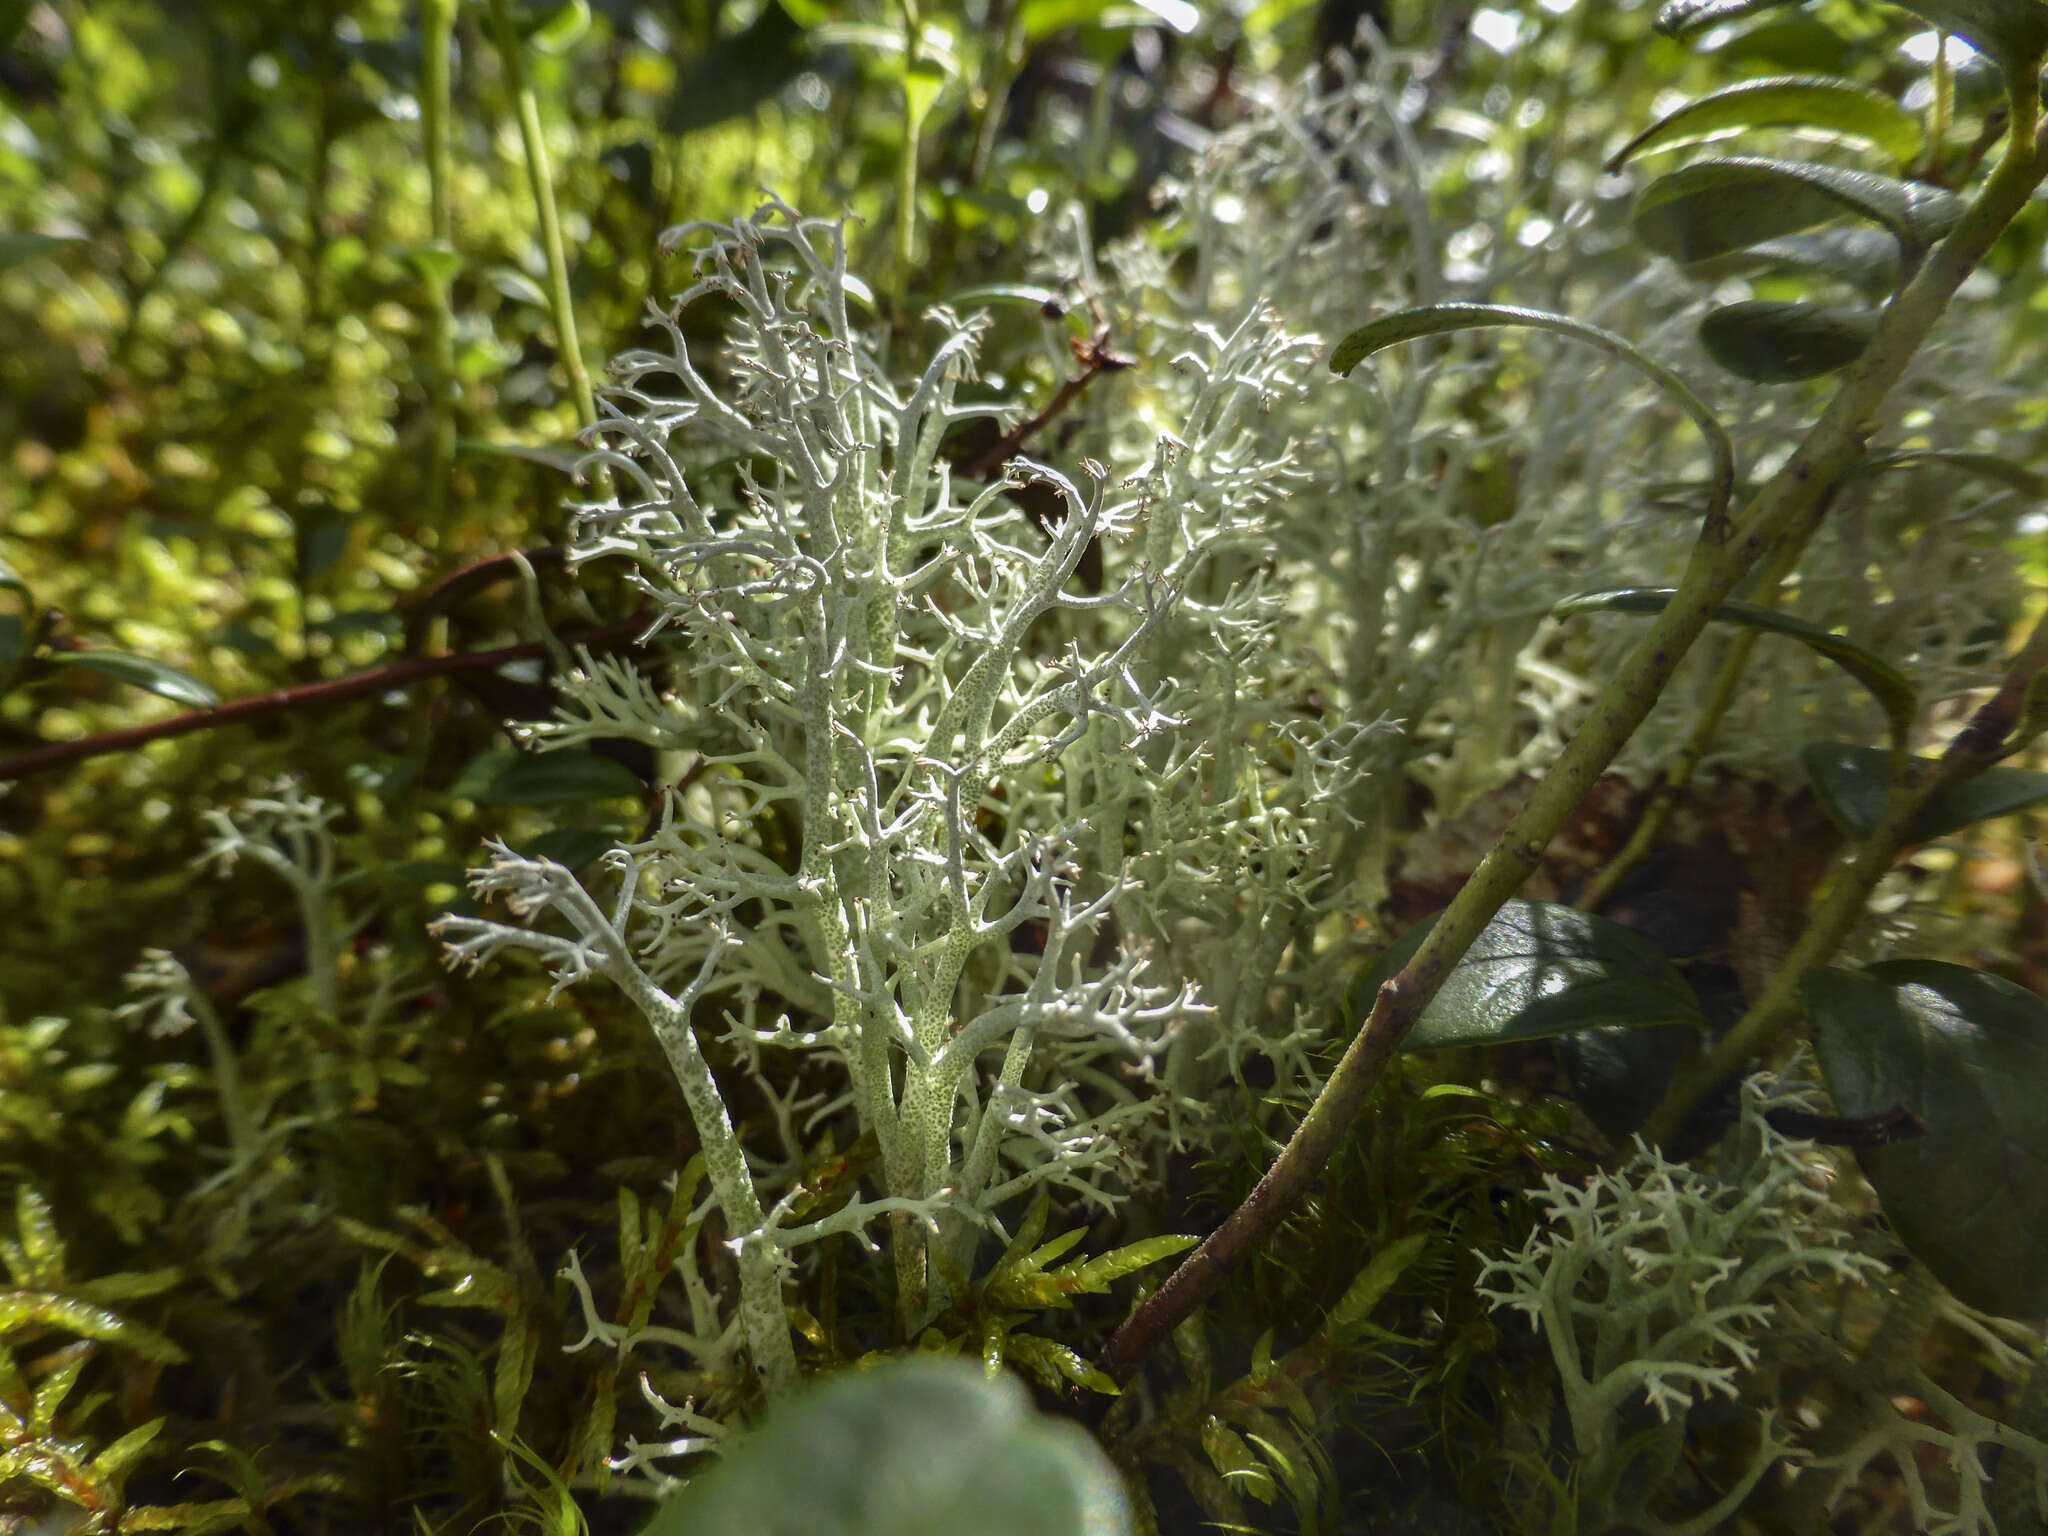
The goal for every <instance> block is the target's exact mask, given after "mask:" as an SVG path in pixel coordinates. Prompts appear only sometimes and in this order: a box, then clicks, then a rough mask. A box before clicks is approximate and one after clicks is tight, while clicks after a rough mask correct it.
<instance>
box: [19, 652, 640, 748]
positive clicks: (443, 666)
mask: <svg viewBox="0 0 2048 1536" xmlns="http://www.w3.org/2000/svg"><path fill="white" fill-rule="evenodd" d="M646 627H647V615H646V614H645V613H638V614H635V615H634V616H633V617H632V618H630V619H621V620H620V621H619V622H618V623H616V624H607V625H605V626H604V627H602V628H601V629H593V630H588V631H586V632H585V633H583V634H580V635H565V636H563V637H562V638H563V641H564V643H566V644H568V645H572V646H584V647H587V648H589V649H593V650H602V649H609V648H611V647H614V646H618V645H622V644H628V643H630V642H631V641H632V639H633V637H634V636H635V635H637V634H638V633H639V632H640V631H641V630H643V629H645V628H646ZM547 653H548V647H547V646H546V645H545V644H543V643H542V642H540V641H538V640H530V641H527V642H526V643H524V644H521V645H507V646H502V647H500V648H499V649H497V650H495V651H463V652H460V653H458V654H456V655H453V656H409V657H407V658H406V659H405V660H404V661H396V662H393V663H392V664H391V665H390V666H388V667H373V668H371V669H370V670H369V671H367V672H354V673H351V674H350V675H349V676H347V677H337V678H332V679H330V680H328V681H326V682H319V683H302V684H300V685H299V686H298V687H296V688H278V689H274V690H273V691H271V692H269V693H258V694H251V695H250V696H249V697H248V698H245V699H232V700H230V701H229V702H228V703H226V704H222V705H218V706H217V707H215V708H213V709H195V710H192V711H191V712H189V713H187V714H182V715H173V716H171V718H170V719H168V720H158V721H156V722H155V723H153V724H150V725H136V726H130V727H129V728H128V729H127V730H124V731H103V732H101V733H100V734H99V735H97V736H82V737H80V738H79V739H78V740H77V741H53V742H51V743H49V744H48V745H47V746H41V747H31V748H30V749H29V750H28V751H26V752H17V753H15V754H14V756H12V757H6V758H0V780H5V779H20V778H25V777H27V776H28V775H29V774H32V773H42V772H45V771H47V770H48V769H51V768H61V767H63V766H64V765H65V764H66V763H79V762H84V761H85V760H86V759H87V758H92V757H104V756H105V755H106V754H107V753H109V752H129V751H133V750H134V749H135V748H136V747H140V746H146V745H147V744H148V743H150V742H152V741H166V740H168V739H169V738H171V737H173V736H188V735H190V734H191V733H192V732H194V731H210V730H214V729H216V728H218V727H220V726H223V725H239V724H241V723H243V722H245V721H249V720H257V719H261V718H262V717H263V716H265V715H276V714H283V713H285V712H286V711H288V710H295V709H322V708H325V707H326V706H328V705H330V704H341V703H345V702H347V701H348V700H350V699H360V698H363V697H365V696H367V695H371V694H377V693H384V692H387V691H389V690H390V689H393V688H399V687H403V686H405V685H406V684H408V683H413V682H417V681H418V680H419V679H421V678H424V677H447V676H451V675H453V674H456V673H460V672H491V671H495V670H496V669H497V668H499V667H502V666H504V665H505V663H507V662H508V661H523V660H525V659H526V658H528V657H531V656H544V655H546V654H547Z"/></svg>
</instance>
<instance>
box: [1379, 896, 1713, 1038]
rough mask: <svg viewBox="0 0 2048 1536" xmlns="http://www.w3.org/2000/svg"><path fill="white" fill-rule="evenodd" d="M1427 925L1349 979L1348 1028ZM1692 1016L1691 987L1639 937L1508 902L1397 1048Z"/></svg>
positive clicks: (1566, 913)
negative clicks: (1353, 980)
mask: <svg viewBox="0 0 2048 1536" xmlns="http://www.w3.org/2000/svg"><path fill="white" fill-rule="evenodd" d="M1438 915H1439V916H1440V915H1441V914H1438ZM1435 926H1436V917H1434V916H1433V917H1428V918H1425V919H1424V920H1423V921H1422V922H1420V923H1418V924H1417V925H1416V926H1415V927H1413V928H1411V929H1409V930H1408V932H1406V933H1405V934H1403V935H1402V936H1401V937H1400V938H1399V939H1397V940H1395V941H1394V943H1393V944H1392V945H1391V946H1390V947H1389V948H1388V950H1387V952H1386V953H1385V954H1383V955H1381V956H1380V957H1379V959H1378V960H1377V961H1375V962H1374V963H1373V965H1372V968H1371V969H1370V970H1368V971H1367V972H1366V973H1365V975H1364V976H1363V977H1361V978H1360V979H1359V980H1358V982H1357V983H1356V984H1355V985H1354V986H1353V988H1352V993H1351V1008H1352V1018H1353V1020H1354V1022H1356V1021H1358V1020H1362V1019H1364V1018H1365V1016H1366V1015H1367V1014H1368V1013H1370V1012H1371V1011H1372V1005H1373V1000H1374V998H1375V997H1376V996H1377V995H1378V993H1379V989H1380V987H1381V986H1382V985H1383V984H1384V983H1386V982H1388V981H1390V980H1392V979H1393V977H1394V976H1395V975H1396V973H1398V972H1399V971H1400V969H1401V967H1402V966H1404V965H1406V964H1407V963H1408V961H1409V959H1410V958H1411V957H1412V956H1413V955H1414V954H1415V952H1416V951H1417V950H1418V949H1420V948H1421V947H1422V943H1423V941H1424V940H1425V939H1426V938H1428V937H1429V933H1430V930H1431V929H1433V928H1434V927H1435ZM1702 1018H1703V1016H1702V1014H1701V1011H1700V1003H1699V999H1698V998H1697V997H1696V996H1695V995H1694V993H1693V990H1692V987H1691V985H1690V984H1689V983H1687V981H1686V979H1685V977H1684V976H1682V975H1681V974H1679V971H1678V969H1677V967H1675V966H1674V965H1672V963H1671V962H1670V961H1669V960H1667V959H1665V958H1664V956H1663V955H1662V954H1661V953H1660V952H1659V951H1658V949H1657V946H1656V945H1654V944H1652V943H1651V942H1650V941H1649V940H1648V939H1646V938H1644V937H1643V936H1642V935H1641V934H1638V933H1632V932H1631V931H1629V930H1628V929H1626V928H1624V927H1622V926H1621V925H1620V924H1619V923H1615V922H1610V921H1608V920H1607V919H1606V918H1604V917H1599V916H1596V915H1595V914H1593V913H1591V912H1581V911H1579V910H1578V909H1577V908H1575V907H1567V906H1560V905H1558V904H1556V903H1553V902H1544V901H1519V900H1517V901H1510V902H1508V903H1506V904H1505V905H1504V906H1502V907H1501V909H1500V911H1499V912H1497V913H1495V914H1494V917H1493V921H1492V922H1490V923H1488V924H1487V925H1486V928H1485V930H1484V931H1483V932H1481V933H1480V935H1479V937H1478V938H1477V939H1475V940H1474V941H1473V943H1472V947H1471V948H1470V949H1468V950H1466V951H1465V954H1464V957H1463V958H1462V959H1460V960H1459V961H1458V963H1457V964H1456V965H1455V966H1453V967H1452V968H1451V973H1450V975H1449V977H1447V978H1446V979H1445V981H1444V984H1443V987H1442V988H1441V990H1439V991H1438V993H1437V995H1436V997H1435V998H1434V999H1433V1000H1432V1001H1431V1002H1430V1005H1429V1006H1428V1007H1427V1008H1425V1009H1424V1010H1423V1012H1422V1017H1421V1018H1420V1019H1419V1020H1418V1021H1417V1022H1416V1025H1415V1027H1414V1029H1412V1030H1410V1031H1409V1033H1408V1037H1407V1039H1406V1040H1404V1041H1403V1042H1402V1044H1401V1049H1402V1050H1404V1051H1432V1050H1439V1049H1442V1048H1443V1047H1445V1046H1454V1045H1501V1044H1504V1043H1506V1042H1507V1041H1510V1040H1536V1039H1541V1038H1543V1037H1545V1036H1548V1035H1561V1034H1565V1033H1567V1032H1569V1031H1571V1030H1577V1029H1591V1028H1593V1027H1594V1026H1596V1025H1601V1024H1626V1025H1630V1026H1632V1027H1636V1028H1640V1027H1642V1026H1644V1025H1650V1024H1687V1025H1694V1026H1697V1025H1698V1024H1699V1023H1701V1022H1702Z"/></svg>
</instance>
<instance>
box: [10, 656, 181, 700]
mask: <svg viewBox="0 0 2048 1536" xmlns="http://www.w3.org/2000/svg"><path fill="white" fill-rule="evenodd" d="M43 659H44V660H45V661H48V662H51V663H53V664H55V665H58V666H70V667H83V668H84V669H85V670H86V671H88V672H98V673H99V674H101V675H102V676H104V677H111V678H113V679H115V680H116V681H118V682H123V683H126V684H128V685H129V686H130V687H131V688H140V689H143V690H144V691H145V692H148V693H153V694H156V695H157V696H158V697H159V698H165V699H169V700H171V702H172V703H174V704H186V705H189V706H191V707H192V708H193V709H212V708H213V707H214V706H215V705H216V704H218V703H220V695H219V694H217V693H215V692H214V691H213V690H212V689H211V688H209V687H207V686H206V684H204V683H202V682H200V681H199V679H198V678H196V677H188V676H186V675H185V674H184V673H183V672H180V671H179V670H178V669H177V668H176V667H167V666H165V665H164V664H163V663H162V662H160V661H151V660H150V659H149V658H148V657H147V656H130V655H129V654H128V653H127V652H126V651H58V652H56V653H54V654H52V655H49V656H46V657H44V658H43Z"/></svg>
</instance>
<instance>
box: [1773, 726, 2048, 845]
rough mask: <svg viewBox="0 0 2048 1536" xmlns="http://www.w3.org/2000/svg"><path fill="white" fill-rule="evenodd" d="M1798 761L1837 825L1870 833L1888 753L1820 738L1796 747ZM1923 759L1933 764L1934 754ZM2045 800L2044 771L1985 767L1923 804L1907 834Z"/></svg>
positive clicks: (1931, 832) (1885, 789)
mask: <svg viewBox="0 0 2048 1536" xmlns="http://www.w3.org/2000/svg"><path fill="white" fill-rule="evenodd" d="M1799 761H1800V763H1801V764H1802V765H1803V766H1804V767H1805V769H1806V776H1807V778H1808V779H1809V780H1811V781H1812V783H1813V789H1814V793H1815V794H1816V795H1818V796H1819V797H1820V803H1821V805H1822V807H1823V808H1824V809H1825V810H1826V811H1827V813H1828V815H1829V817H1830V818H1832V819H1833V821H1834V823H1835V825H1836V826H1838V827H1840V828H1841V829H1842V830H1843V831H1844V832H1846V833H1848V834H1849V836H1851V837H1853V838H1858V839H1861V838H1865V837H1868V836H1869V835H1870V833H1871V830H1872V829H1873V828H1875V827H1876V826H1877V824H1878V822H1879V821H1880V820H1881V819H1882V818H1883V816H1884V812H1885V807H1886V806H1888V805H1889V804H1890V803H1891V781H1892V759H1891V754H1890V753H1889V752H1882V751H1879V750H1878V749H1877V748H1875V747H1857V746H1850V745H1849V744H1847V743H1845V742H1835V741H1823V742H1815V743H1814V744H1813V745H1812V746H1810V747H1808V748H1807V749H1806V750H1805V751H1804V752H1802V753H1800V754H1799ZM1922 761H1923V762H1924V763H1927V764H1928V765H1929V766H1931V765H1932V762H1933V759H1922ZM2043 803H2048V773H2036V772H2033V771H2032V770H2030V769H2025V768H1987V769H1985V770H1984V772H1982V773H1980V774H1978V775H1976V776H1975V777H1974V778H1968V779H1965V780H1963V782H1962V783H1960V784H1958V785H1956V786H1955V787H1954V788H1953V789H1951V790H1949V791H1948V792H1947V793H1945V794H1943V795H1941V796H1939V797H1938V798H1937V799H1936V800H1935V801H1934V802H1933V804H1931V805H1927V806H1924V807H1922V809H1921V812H1920V815H1919V818H1918V819H1917V820H1915V821H1914V823H1913V828H1912V830H1911V831H1910V832H1909V833H1908V834H1907V838H1908V840H1909V841H1911V842H1916V843H1922V842H1926V841H1928V840H1929V839H1930V838H1936V837H1946V836H1947V835H1948V834H1949V833H1951V832H1960V831H1961V830H1962V829H1963V828H1964V827H1968V826H1974V825H1975V824H1976V823H1978V822H1980V821H1995V820H1997V819H1998V818H1999V817H2001V816H2010V815H2012V814H2013V813H2014V812H2016V811H2023V810H2025V809H2027V807H2029V806H2033V805H2041V804H2043Z"/></svg>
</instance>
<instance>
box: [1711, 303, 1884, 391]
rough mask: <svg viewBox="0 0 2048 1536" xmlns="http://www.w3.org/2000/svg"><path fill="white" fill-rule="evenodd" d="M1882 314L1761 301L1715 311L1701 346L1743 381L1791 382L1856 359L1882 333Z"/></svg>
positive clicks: (1819, 373)
mask: <svg viewBox="0 0 2048 1536" xmlns="http://www.w3.org/2000/svg"><path fill="white" fill-rule="evenodd" d="M1877 318H1878V317H1877V311H1876V310H1874V309H1843V308H1840V307H1838V306H1836V305H1832V304H1787V303H1772V302H1768V301H1765V300H1761V299H1757V300H1751V301H1749V302H1747V303H1743V304H1727V305H1723V306H1722V307H1721V308H1719V309H1716V310H1713V311H1711V312H1710V313H1709V314H1708V315H1707V317H1706V318H1705V319H1704V320H1702V321H1700V345H1701V346H1703V347H1705V348H1706V350H1707V356H1709V357H1711V358H1712V359H1713V360H1714V361H1715V362H1717V363H1719V364H1720V365H1721V366H1722V367H1723V368H1726V369H1727V370H1728V371H1729V372H1730V373H1732V374H1734V375H1735V376H1736V377H1737V378H1739V379H1748V380H1749V381H1750V382H1751V383H1752V384H1790V383H1793V382H1795V381H1797V380H1799V379H1817V378H1819V377H1820V376H1821V375H1822V374H1827V373H1836V372H1839V371H1840V370H1841V369H1844V368H1846V367H1848V366H1849V365H1850V364H1851V363H1853V362H1855V361H1856V359H1857V358H1859V357H1861V356H1862V355H1863V353H1864V351H1865V350H1866V349H1867V348H1868V347H1869V346H1870V338H1871V337H1873V336H1875V335H1876V334H1877Z"/></svg>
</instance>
